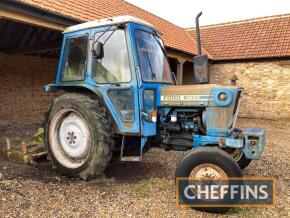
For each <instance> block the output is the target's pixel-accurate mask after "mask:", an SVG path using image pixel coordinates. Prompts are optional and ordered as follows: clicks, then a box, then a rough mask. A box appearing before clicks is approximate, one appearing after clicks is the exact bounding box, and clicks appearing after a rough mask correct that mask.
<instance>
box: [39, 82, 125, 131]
mask: <svg viewBox="0 0 290 218" xmlns="http://www.w3.org/2000/svg"><path fill="white" fill-rule="evenodd" d="M44 91H45V92H46V93H48V92H59V91H65V92H77V93H81V94H90V95H93V96H94V97H97V99H98V100H99V101H100V102H101V104H102V105H103V106H104V107H105V108H106V110H107V112H108V113H109V115H110V117H111V119H112V121H113V124H114V129H115V133H122V131H121V128H122V126H121V125H120V122H121V121H120V119H119V117H118V116H117V115H116V114H113V113H112V110H110V109H109V107H108V104H107V103H106V101H105V100H104V98H103V95H102V94H101V93H100V92H99V91H98V90H97V89H96V88H95V87H94V86H91V85H88V84H78V85H74V84H49V85H46V86H45V87H44ZM118 121H119V122H118Z"/></svg>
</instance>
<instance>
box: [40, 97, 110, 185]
mask: <svg viewBox="0 0 290 218" xmlns="http://www.w3.org/2000/svg"><path fill="white" fill-rule="evenodd" d="M111 134H112V130H111V121H110V118H109V117H108V116H107V114H106V111H105V108H103V107H102V106H101V105H100V104H99V103H98V100H97V99H93V98H91V97H89V96H86V95H81V94H75V93H74V94H64V95H62V96H60V97H58V98H56V99H55V100H54V102H53V104H52V106H51V108H50V110H49V112H48V116H47V119H46V123H45V144H46V148H47V150H48V158H49V159H50V160H51V162H52V167H53V168H54V169H56V170H57V171H58V172H59V173H61V174H63V175H66V176H71V177H79V178H82V179H84V180H86V179H88V178H92V177H95V176H96V175H97V174H99V173H101V172H102V171H103V170H104V169H105V167H106V166H107V163H108V162H109V160H110V159H111V156H112V154H111V148H112V146H113V140H112V136H111Z"/></svg>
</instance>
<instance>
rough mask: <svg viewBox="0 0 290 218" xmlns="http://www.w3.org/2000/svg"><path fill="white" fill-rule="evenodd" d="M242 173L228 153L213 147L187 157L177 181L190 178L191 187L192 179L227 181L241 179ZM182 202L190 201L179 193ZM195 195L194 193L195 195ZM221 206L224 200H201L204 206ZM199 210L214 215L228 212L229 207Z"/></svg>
mask: <svg viewBox="0 0 290 218" xmlns="http://www.w3.org/2000/svg"><path fill="white" fill-rule="evenodd" d="M242 176H243V175H242V171H241V169H240V167H239V165H238V164H237V163H236V161H235V160H234V159H233V158H232V157H231V156H230V155H229V154H227V153H226V152H224V151H222V150H220V149H218V148H212V147H203V148H198V149H197V150H195V151H193V152H190V153H188V154H187V155H185V156H184V157H183V158H182V159H181V160H180V162H179V163H178V164H177V168H176V174H175V177H176V181H178V179H179V178H189V180H188V182H187V183H188V185H190V179H203V180H204V179H221V178H222V179H226V178H230V177H241V178H242ZM178 195H179V196H178V198H179V199H180V202H182V203H183V202H187V200H188V199H184V196H183V195H182V194H181V192H179V193H178ZM193 195H194V193H193ZM209 201H210V202H211V203H214V204H217V205H221V204H222V203H223V200H222V199H221V200H206V199H201V201H200V202H202V204H204V205H208V202H209ZM195 209H197V210H201V211H205V212H212V213H224V212H226V211H228V210H229V209H231V208H229V207H210V206H209V207H195Z"/></svg>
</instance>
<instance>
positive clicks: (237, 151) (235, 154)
mask: <svg viewBox="0 0 290 218" xmlns="http://www.w3.org/2000/svg"><path fill="white" fill-rule="evenodd" d="M225 151H226V152H227V153H228V154H229V155H231V156H232V158H234V159H235V160H236V161H237V162H239V161H240V160H241V159H242V157H243V154H244V152H243V149H241V148H227V149H225Z"/></svg>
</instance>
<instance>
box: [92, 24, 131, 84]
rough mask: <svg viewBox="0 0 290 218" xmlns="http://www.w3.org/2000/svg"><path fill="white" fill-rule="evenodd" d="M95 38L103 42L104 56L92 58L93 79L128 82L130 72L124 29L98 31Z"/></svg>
mask: <svg viewBox="0 0 290 218" xmlns="http://www.w3.org/2000/svg"><path fill="white" fill-rule="evenodd" d="M95 40H98V41H100V42H102V43H104V57H103V58H102V59H94V60H93V79H94V80H95V81H96V82H98V83H124V82H130V81H131V72H130V65H129V56H128V50H127V44H126V37H125V32H124V30H120V29H117V30H112V31H107V32H105V33H104V32H98V33H96V34H95Z"/></svg>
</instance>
